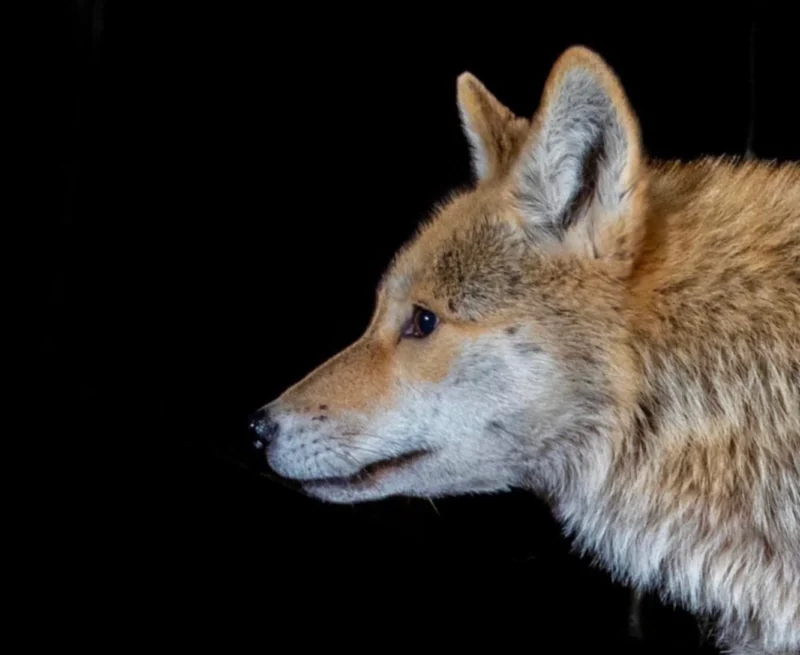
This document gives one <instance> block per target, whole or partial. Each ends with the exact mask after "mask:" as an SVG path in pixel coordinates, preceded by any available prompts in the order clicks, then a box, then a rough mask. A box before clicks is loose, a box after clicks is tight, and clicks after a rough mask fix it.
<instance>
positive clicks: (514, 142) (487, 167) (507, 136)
mask: <svg viewBox="0 0 800 655" xmlns="http://www.w3.org/2000/svg"><path fill="white" fill-rule="evenodd" d="M457 89H458V109H459V113H460V115H461V125H462V128H463V130H464V133H465V135H466V137H467V140H468V141H469V145H470V150H471V153H472V170H473V172H474V173H475V176H476V177H477V178H478V180H479V181H483V180H488V179H492V178H497V177H499V176H501V175H503V174H504V173H506V172H507V171H508V169H509V168H510V166H511V164H512V163H513V161H514V159H515V157H516V155H517V154H518V153H519V150H520V146H521V145H522V143H523V141H524V140H525V137H526V136H527V133H528V129H529V122H528V120H527V119H525V118H520V117H518V116H515V115H514V113H513V112H512V111H511V110H510V109H508V107H506V106H505V105H503V104H502V103H501V102H500V101H499V100H497V98H495V97H494V96H493V95H492V94H491V93H490V92H489V91H488V90H487V89H486V87H485V86H484V85H483V84H482V83H481V82H480V80H478V78H476V77H475V76H474V75H472V74H471V73H468V72H466V73H462V74H461V75H459V77H458V83H457Z"/></svg>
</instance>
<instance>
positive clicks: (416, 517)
mask: <svg viewBox="0 0 800 655" xmlns="http://www.w3.org/2000/svg"><path fill="white" fill-rule="evenodd" d="M615 7H617V6H615ZM617 9H618V7H617ZM458 13H459V14H462V16H461V17H460V18H458V19H456V18H455V17H454V16H455V15H454V16H451V17H450V18H448V19H443V18H442V17H437V16H434V15H433V14H432V13H431V11H430V10H422V9H417V10H412V9H402V8H399V7H397V8H396V7H391V8H389V7H387V8H381V9H374V10H366V9H362V10H358V11H355V10H344V9H342V10H332V9H326V8H317V7H312V6H311V5H309V6H303V5H291V6H281V5H275V6H272V5H269V6H268V5H267V4H266V3H250V4H242V5H238V4H237V5H233V4H226V3H218V2H216V3H210V2H204V1H198V2H193V3H185V4H180V5H179V4H177V3H173V2H162V3H154V4H150V5H148V6H147V7H145V6H144V3H125V4H123V3H109V4H108V6H104V4H103V3H100V2H94V3H93V2H88V1H86V2H76V3H74V4H73V6H72V13H71V16H70V25H71V27H68V29H66V30H65V31H64V41H63V50H62V52H61V57H60V58H59V59H58V60H57V61H56V62H55V66H56V67H57V69H58V71H59V72H60V73H63V75H62V76H61V78H62V80H63V83H62V85H61V86H60V87H58V91H57V97H58V99H59V100H60V101H61V103H60V104H59V105H58V111H57V112H56V113H55V114H54V116H55V120H56V121H58V123H57V125H58V126H59V130H58V137H59V138H58V141H57V144H58V151H57V152H58V163H59V166H60V182H61V186H60V187H59V188H58V190H57V193H56V196H57V197H58V199H59V201H61V200H62V199H63V203H62V205H61V208H60V211H59V212H57V217H56V220H55V221H54V222H53V229H52V231H51V232H50V233H49V235H48V237H49V238H48V239H47V240H46V241H45V243H44V245H43V247H44V248H46V252H47V253H48V255H49V261H50V262H51V264H52V272H53V275H52V282H53V284H52V287H51V296H50V303H49V305H48V308H49V309H50V316H49V320H48V322H47V328H48V340H47V347H48V356H49V357H50V361H51V362H52V363H53V364H54V374H53V375H51V376H50V377H49V378H48V380H49V381H50V383H51V386H52V388H51V389H50V391H52V394H51V396H49V397H51V398H52V399H53V400H52V403H50V407H52V408H55V409H56V411H57V412H58V416H59V425H61V426H66V427H65V429H64V434H69V435H70V438H69V440H68V441H65V440H62V441H60V444H61V445H60V447H61V449H62V450H64V451H68V455H69V460H68V461H69V462H70V465H69V466H70V468H69V469H67V467H66V466H64V467H63V470H61V473H64V475H65V477H66V480H65V482H64V484H63V486H62V489H63V492H62V493H59V494H56V495H55V498H54V501H53V506H54V507H55V509H56V511H55V512H54V517H56V518H55V519H54V523H53V529H54V531H56V532H55V533H56V534H57V535H58V542H57V543H58V544H60V549H61V550H63V552H65V553H68V557H67V558H66V559H65V562H67V565H66V566H65V567H64V572H66V576H62V577H56V578H54V579H53V581H52V583H51V584H52V591H53V592H54V593H63V594H64V598H65V599H66V600H67V601H68V603H69V605H70V607H72V608H75V609H78V610H79V611H81V612H82V614H81V616H82V617H83V618H82V620H80V621H76V622H71V623H70V629H72V630H76V631H77V632H78V633H79V634H81V635H83V636H84V637H86V636H87V635H95V636H97V635H100V634H103V635H107V636H106V637H103V638H104V639H111V640H113V641H114V642H115V643H126V642H128V641H129V640H131V639H134V638H135V639H152V640H153V643H154V644H161V643H163V641H162V640H163V639H167V638H168V639H170V640H172V639H179V640H184V639H193V640H194V639H198V638H199V639H200V640H201V641H202V642H203V643H205V644H210V643H211V641H210V640H211V639H212V638H213V639H222V640H223V641H222V642H217V643H223V644H225V643H227V645H228V646H231V644H232V643H233V642H234V641H238V640H241V639H243V638H244V637H245V636H248V637H249V636H250V635H255V636H256V637H257V638H258V639H259V640H260V642H261V643H260V646H261V647H275V646H277V647H280V646H282V645H283V646H286V647H290V648H294V647H298V646H299V647H301V648H305V647H308V648H310V647H329V646H331V645H337V646H339V647H345V648H350V647H353V646H355V645H359V643H358V642H361V643H363V644H366V645H367V646H372V647H375V648H378V649H383V648H386V647H387V645H388V646H391V645H393V644H398V645H399V643H400V642H401V641H407V642H409V643H412V644H420V646H423V647H424V646H426V645H428V644H430V643H431V640H433V639H434V637H435V638H437V639H439V640H442V643H447V644H450V646H451V647H455V646H454V644H455V641H461V640H466V643H470V642H472V643H475V645H476V646H477V645H478V644H480V643H483V642H482V641H481V640H483V639H490V640H492V641H491V642H487V643H491V644H493V646H492V647H493V648H495V649H497V650H500V651H502V650H505V649H504V648H502V647H501V645H500V644H501V640H502V643H503V644H505V645H507V646H508V647H509V648H511V647H512V644H516V645H519V643H520V642H521V643H522V644H524V645H523V648H525V649H526V650H528V649H529V650H530V652H547V653H551V652H552V653H555V652H559V653H560V652H571V651H572V650H575V651H576V652H577V651H580V650H583V649H586V650H588V649H589V648H592V649H597V650H598V651H599V650H600V649H604V648H611V649H612V652H623V651H625V652H628V651H627V650H625V649H629V650H630V652H642V653H651V652H652V653H655V652H662V651H663V652H666V651H667V650H669V649H670V648H672V649H674V648H676V647H680V648H682V650H680V652H685V653H692V652H695V650H694V649H695V647H696V646H697V645H698V643H699V638H698V633H697V632H696V629H695V627H694V624H693V622H692V621H690V620H688V619H687V617H685V616H684V615H683V614H681V613H680V612H677V611H674V610H671V609H670V608H667V607H664V606H661V605H660V604H659V603H658V602H657V600H655V599H653V600H651V601H650V603H649V605H648V606H647V608H646V609H647V612H646V616H647V617H649V623H648V626H647V627H648V630H647V639H646V641H645V642H644V644H643V645H638V648H639V650H637V651H635V650H634V649H635V648H636V647H637V644H636V643H634V642H633V641H631V640H629V639H627V637H626V611H627V606H626V603H627V600H628V595H627V591H626V590H625V589H624V588H623V587H621V586H618V585H616V584H614V583H612V581H611V580H610V579H609V578H608V576H607V575H606V574H605V573H603V572H602V571H599V570H597V569H595V568H593V567H592V565H591V562H590V561H586V560H582V559H580V558H579V557H578V556H577V555H575V554H572V553H571V552H570V547H569V543H568V542H567V541H566V540H565V539H563V538H562V537H561V535H560V532H559V529H558V526H557V525H556V524H555V523H554V522H553V520H552V519H551V518H550V515H549V513H548V511H547V509H546V508H545V507H544V506H543V505H542V504H541V503H539V501H537V500H536V499H535V498H533V497H531V496H529V495H526V494H517V493H514V494H509V495H506V496H498V497H491V498H460V499H448V500H441V501H437V502H436V505H435V506H433V505H431V504H430V503H428V502H425V501H407V500H400V499H397V500H390V501H385V502H382V503H377V504H371V505H360V506H355V507H339V506H328V505H322V504H319V503H317V502H315V501H311V500H307V499H305V498H303V497H301V496H299V495H296V494H294V493H292V492H290V491H288V490H284V489H283V488H282V487H279V486H276V485H274V484H272V483H270V482H269V481H267V480H264V479H262V478H259V477H258V476H256V475H254V474H253V473H250V472H248V471H247V470H245V469H242V468H240V467H239V466H238V465H237V463H236V460H235V459H231V458H230V457H228V456H227V453H228V451H229V450H230V446H231V445H232V444H233V443H234V442H235V441H236V439H238V438H240V436H241V434H242V430H243V429H244V425H245V419H246V416H247V414H248V413H249V412H250V411H252V410H253V409H255V408H256V407H258V406H259V405H261V404H263V403H265V402H267V401H268V400H271V399H272V398H273V397H275V396H276V395H277V394H279V393H280V392H281V391H282V390H283V389H284V388H285V387H287V386H288V385H289V384H291V383H293V382H294V381H296V380H297V379H299V378H300V377H301V376H303V375H304V374H305V373H306V372H307V371H308V370H310V369H311V368H313V367H314V366H316V365H317V364H319V363H321V362H322V361H323V360H324V359H325V358H327V357H329V356H330V355H332V354H334V353H335V352H336V351H337V350H339V349H341V348H342V347H343V346H345V345H347V344H348V343H349V342H351V341H352V340H354V339H355V338H357V337H358V336H359V335H360V334H361V332H362V330H363V329H364V328H365V327H366V324H367V321H368V320H369V317H370V314H371V311H372V302H373V299H374V287H375V284H376V282H377V280H378V277H379V275H380V274H381V272H382V270H383V268H384V266H385V265H386V264H387V263H388V261H389V258H390V256H391V254H392V253H393V252H394V250H395V249H396V248H397V247H398V246H399V245H400V244H401V243H402V242H403V241H404V240H405V239H406V238H407V237H408V236H409V235H410V234H411V233H412V231H413V230H414V227H415V225H416V222H417V221H418V220H419V219H420V218H421V217H423V216H424V215H425V214H426V212H427V211H428V209H429V208H430V206H431V205H432V203H434V202H436V201H437V200H438V199H439V198H440V197H441V196H442V195H443V194H445V193H446V192H447V190H448V189H449V188H451V187H453V186H456V185H461V184H464V183H466V182H468V180H469V167H468V164H469V161H468V153H467V147H466V143H465V141H464V138H463V137H462V134H461V131H460V125H459V122H458V116H457V112H456V104H455V79H456V76H457V75H458V74H459V73H460V72H462V71H464V70H470V71H472V72H473V73H475V74H476V75H477V76H478V77H480V78H481V79H482V80H483V81H484V82H485V83H486V84H487V86H488V87H489V88H490V89H491V90H492V91H493V92H494V93H495V94H496V95H497V96H498V97H499V98H500V99H501V100H502V101H504V102H505V103H507V104H508V105H509V106H510V107H511V108H512V109H514V110H515V111H517V112H518V113H521V114H528V115H530V114H532V112H533V111H534V109H535V107H536V105H537V102H538V100H539V94H540V93H541V90H542V85H543V83H544V80H545V77H546V75H547V73H548V71H549V68H550V66H551V65H552V64H553V62H554V61H555V58H556V57H557V56H558V55H559V54H560V52H561V51H562V50H563V49H564V48H566V47H567V46H569V45H571V44H573V43H583V44H585V45H588V46H590V47H593V48H595V49H597V50H598V51H599V52H600V54H602V55H603V56H604V57H606V59H607V60H608V61H609V63H610V64H611V65H612V66H613V67H614V68H615V69H616V70H617V72H618V73H619V75H620V76H621V79H622V81H623V84H624V85H625V87H626V89H627V91H628V93H629V95H630V98H631V100H632V103H633V105H634V107H635V109H636V110H637V112H638V114H639V116H640V120H641V122H642V127H643V133H644V139H645V145H646V148H647V149H648V151H649V152H650V153H651V154H653V155H656V156H659V157H670V158H672V157H678V158H684V159H686V158H691V157H695V156H699V155H702V154H723V153H728V154H742V153H743V152H744V150H745V146H746V142H747V138H748V121H749V120H750V117H751V115H752V113H751V111H750V105H751V96H750V95H749V88H750V75H749V61H750V54H751V50H750V47H749V44H750V37H751V35H752V31H751V24H750V20H749V16H747V15H744V14H743V15H742V16H741V17H740V18H739V19H738V20H736V21H730V22H719V21H717V22H714V23H708V24H699V23H697V22H696V21H695V19H694V16H692V17H691V20H689V17H686V18H685V19H681V17H680V16H676V17H675V18H677V19H679V20H675V21H667V20H666V19H665V18H664V17H663V16H660V15H657V14H651V15H649V16H648V17H646V18H635V17H634V16H633V15H631V16H629V15H624V16H621V17H619V19H618V20H616V21H614V22H613V23H612V24H610V25H608V24H601V23H600V22H597V21H593V20H589V19H584V20H583V21H582V22H579V21H578V20H577V18H578V14H579V13H580V12H579V11H578V10H577V9H576V10H575V11H573V12H572V15H571V16H567V17H564V16H562V17H560V18H554V17H550V18H546V17H544V16H543V15H541V14H539V13H537V12H534V11H533V10H531V11H529V12H517V11H513V12H512V11H509V10H503V9H502V8H498V9H496V10H494V9H492V8H487V7H483V8H482V9H481V10H480V11H477V6H476V9H475V11H473V12H469V11H464V10H461V11H459V12H458ZM463 14H467V15H463ZM634 20H636V21H637V22H636V23H634V22H630V21H634ZM790 22H791V21H790V19H789V18H788V16H787V17H784V18H782V19H781V18H779V19H778V20H776V21H774V22H773V23H771V24H759V25H758V26H757V29H756V86H755V89H756V94H755V99H756V103H755V108H756V113H755V117H756V121H755V132H754V140H753V145H754V149H755V152H756V154H757V155H759V156H762V157H768V158H779V159H787V158H793V157H797V156H798V154H800V148H799V147H798V136H799V133H798V130H797V129H796V114H797V111H796V104H795V98H794V94H795V90H794V89H793V88H792V87H793V86H796V84H794V83H793V82H790V80H792V79H796V71H797V67H798V64H800V61H798V56H797V50H796V48H795V46H794V45H793V44H792V43H791V41H790V39H789V36H790V34H789V32H788V28H783V27H782V24H784V25H787V26H788V24H789V23H790ZM60 126H63V129H61V127H60ZM67 443H68V445H67ZM73 460H74V462H75V464H74V466H73V464H72V461H73ZM65 461H67V460H65ZM65 470H66V471H67V472H66V473H65ZM90 572H92V575H90ZM62 573H63V572H62ZM97 573H99V575H95V574H97ZM76 585H77V586H76ZM75 589H81V590H83V591H90V592H91V593H89V595H88V596H87V597H84V596H85V594H84V593H81V594H78V593H75ZM87 598H90V599H91V600H87ZM98 626H100V627H98ZM100 628H102V630H101V629H100ZM556 644H557V645H556ZM592 652H594V650H593V651H592ZM673 652H674V651H673Z"/></svg>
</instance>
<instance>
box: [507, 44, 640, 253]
mask: <svg viewBox="0 0 800 655" xmlns="http://www.w3.org/2000/svg"><path fill="white" fill-rule="evenodd" d="M641 157H642V156H641V142H640V133H639V125H638V120H637V118H636V116H635V115H634V113H633V111H632V110H631V108H630V106H629V103H628V99H627V97H626V95H625V92H624V91H623V89H622V86H621V84H620V82H619V81H618V79H617V77H616V76H615V74H614V72H613V71H612V70H611V68H610V67H609V66H608V65H607V64H606V63H605V61H604V60H603V59H602V58H601V57H600V56H599V55H597V54H595V53H594V52H592V51H590V50H588V49H586V48H584V47H582V46H574V47H572V48H570V49H568V50H567V51H566V52H564V54H563V55H562V56H561V57H560V58H559V59H558V61H556V63H555V65H554V66H553V69H552V70H551V72H550V76H549V77H548V80H547V83H546V84H545V90H544V93H543V95H542V100H541V103H540V105H539V109H538V110H537V112H536V115H535V116H534V120H533V124H532V128H531V131H530V134H529V137H528V140H527V142H526V144H525V146H524V148H523V151H522V153H521V155H520V157H519V159H518V160H517V162H516V164H515V169H514V175H515V178H514V180H513V181H514V185H515V190H516V194H517V197H518V200H519V204H520V208H521V210H522V213H523V215H524V217H525V224H526V228H527V229H529V230H530V231H532V232H533V233H535V234H539V235H541V234H543V233H546V234H549V235H551V236H555V237H556V238H557V239H558V240H559V241H561V242H566V243H568V244H570V245H572V246H576V247H577V248H579V249H580V250H581V251H583V252H584V253H589V254H590V255H592V256H596V257H600V256H611V257H614V258H615V259H624V258H625V257H626V256H629V255H630V252H628V253H620V252H616V251H615V249H619V248H624V249H628V250H630V249H631V247H632V246H633V241H635V237H636V231H637V230H636V226H635V225H634V223H635V221H636V218H637V215H638V214H639V213H641V212H639V211H638V209H639V207H638V202H639V199H640V198H641V197H642V196H643V194H642V193H641V187H642V185H641V184H639V173H640V169H641V168H642V161H641ZM629 236H630V237H633V239H631V238H628V237H629Z"/></svg>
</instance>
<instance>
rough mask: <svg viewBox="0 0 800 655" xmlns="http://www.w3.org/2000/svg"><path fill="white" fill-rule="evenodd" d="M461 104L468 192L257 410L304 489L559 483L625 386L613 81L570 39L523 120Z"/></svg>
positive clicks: (597, 444) (464, 96) (635, 162)
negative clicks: (349, 332) (359, 313)
mask: <svg viewBox="0 0 800 655" xmlns="http://www.w3.org/2000/svg"><path fill="white" fill-rule="evenodd" d="M457 103H458V107H459V110H460V115H461V118H462V122H463V128H464V132H465V135H466V137H467V139H468V141H469V144H470V148H471V152H472V164H473V170H474V173H475V183H474V184H473V185H472V186H471V188H470V189H469V190H466V191H462V192H460V193H457V194H454V195H453V196H452V197H451V198H450V199H449V200H448V201H447V202H446V203H445V204H443V205H442V206H441V207H440V208H438V210H437V211H435V212H434V214H433V215H432V217H431V218H430V219H429V220H428V221H426V222H425V224H424V225H422V226H421V227H420V229H419V231H418V232H417V234H416V235H415V237H414V238H413V239H412V240H411V241H410V242H409V243H407V244H406V245H405V246H404V247H403V248H402V249H401V250H400V252H398V253H397V255H396V256H395V258H394V260H393V261H392V262H391V265H390V266H389V268H388V269H387V271H386V273H385V275H384V276H383V278H382V280H381V283H380V285H379V288H378V292H377V300H376V306H375V308H374V314H373V317H372V320H371V322H370V324H369V326H368V327H367V329H366V331H365V332H364V334H363V336H362V337H361V338H360V339H358V340H357V341H356V342H355V343H353V344H352V345H350V346H349V347H348V348H346V349H345V350H344V351H342V352H341V353H339V354H338V355H336V356H334V357H333V358H332V359H330V360H329V361H327V362H325V363H324V364H322V365H321V366H320V367H319V368H317V369H316V370H314V371H312V372H311V373H310V374H308V375H307V376H306V377H305V378H304V379H302V380H301V381H299V382H298V383H297V384H295V385H294V386H292V387H291V388H289V389H288V390H286V391H285V392H284V393H283V394H282V395H281V396H280V397H279V398H277V399H276V400H274V401H273V402H270V403H268V404H267V405H265V406H264V407H262V408H261V409H260V410H259V412H258V413H257V415H256V416H255V418H254V422H253V424H252V425H253V429H254V431H255V432H256V434H257V437H256V439H255V444H256V447H257V448H259V449H261V452H262V453H263V457H266V459H267V461H268V463H269V466H270V467H271V468H272V469H273V470H274V471H275V472H276V473H277V474H279V475H280V476H283V477H285V478H289V479H293V480H296V481H299V482H300V483H301V484H302V486H303V488H304V490H305V491H306V492H307V493H308V494H310V495H312V496H314V497H316V498H319V499H323V500H326V501H330V502H357V501H366V500H375V499H380V498H385V497H388V496H395V495H404V496H422V497H438V496H444V495H455V494H468V493H485V492H495V491H503V490H508V489H510V488H512V487H516V486H520V487H527V488H536V489H539V490H541V491H542V492H545V493H547V492H555V491H556V489H557V488H558V487H559V485H563V484H567V483H568V480H569V477H570V475H571V474H572V469H573V468H574V467H575V465H576V464H575V462H576V457H582V458H583V459H584V460H585V459H586V458H597V459H598V460H599V459H602V458H604V457H606V453H605V451H604V448H605V446H604V445H603V444H604V443H605V441H604V439H603V434H604V432H605V431H607V430H608V429H609V427H610V426H611V425H613V423H614V421H615V420H616V416H617V412H618V408H619V407H620V406H622V405H624V404H625V402H626V399H627V398H628V397H629V396H630V395H631V390H630V389H629V383H628V382H626V379H627V378H626V375H624V374H622V373H621V372H622V371H625V370H626V369H627V368H628V366H629V359H630V355H629V352H628V346H627V341H628V338H627V336H628V332H627V329H626V321H625V307H624V303H625V287H626V279H627V278H628V277H629V275H630V272H631V270H632V267H633V262H634V255H635V253H636V250H637V247H638V244H639V242H640V241H641V232H642V229H641V226H642V223H643V220H642V215H643V212H644V209H643V207H642V205H643V202H644V200H643V197H644V176H643V166H644V165H643V163H642V155H641V144H640V136H639V128H638V122H637V120H636V117H635V115H634V113H633V112H632V110H631V108H630V107H629V104H628V101H627V99H626V97H625V94H624V91H623V89H622V87H621V85H620V83H619V81H618V79H617V77H616V76H615V74H614V73H613V72H612V70H611V69H610V68H609V66H608V65H607V64H606V63H605V62H604V61H603V60H602V59H601V58H600V57H599V56H598V55H596V54H595V53H593V52H591V51H589V50H587V49H585V48H583V47H573V48H571V49H569V50H568V51H566V52H565V53H564V54H563V55H562V56H561V57H560V58H559V59H558V61H557V62H556V63H555V65H554V67H553V69H552V71H551V73H550V76H549V78H548V80H547V82H546V85H545V89H544V93H543V95H542V98H541V103H540V106H539V108H538V110H537V111H536V113H535V115H534V116H533V117H532V118H531V119H530V120H529V119H526V118H521V117H517V116H515V115H514V114H513V113H512V112H511V111H510V110H509V109H508V108H507V107H505V106H503V105H502V104H501V103H500V102H499V101H498V100H497V99H496V98H495V97H494V96H493V95H492V94H491V93H490V92H489V91H488V90H487V89H486V88H485V86H484V85H483V84H482V83H481V82H479V81H478V80H477V79H476V78H475V77H474V76H472V75H471V74H469V73H464V74H462V75H461V76H460V77H459V78H458V82H457ZM584 463H585V462H584ZM596 464H597V465H598V466H601V465H602V462H601V461H597V462H596Z"/></svg>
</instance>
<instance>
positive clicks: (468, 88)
mask: <svg viewBox="0 0 800 655" xmlns="http://www.w3.org/2000/svg"><path fill="white" fill-rule="evenodd" d="M481 86H482V85H481V82H480V80H479V79H478V78H477V77H475V75H473V74H472V73H471V72H470V71H464V72H463V73H461V74H460V75H459V76H458V77H457V78H456V89H457V90H458V94H459V95H463V94H464V93H469V92H474V91H475V89H476V88H477V89H480V87H481Z"/></svg>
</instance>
